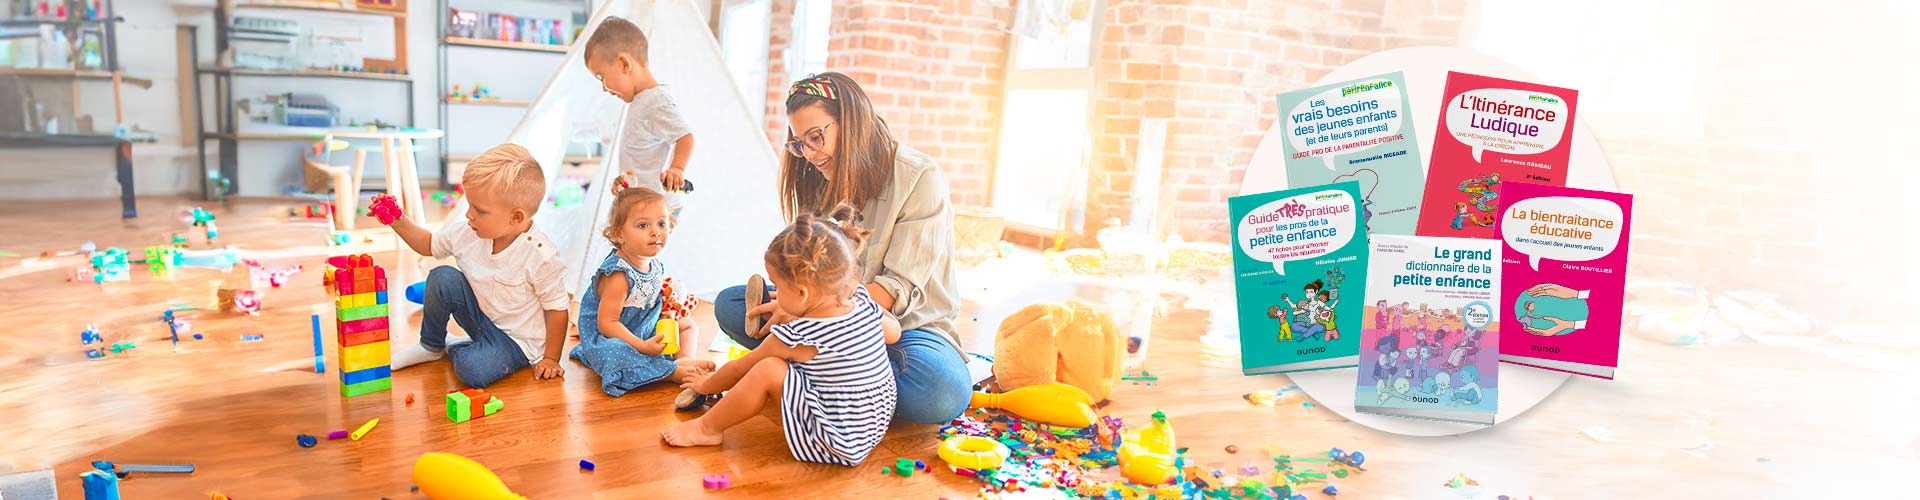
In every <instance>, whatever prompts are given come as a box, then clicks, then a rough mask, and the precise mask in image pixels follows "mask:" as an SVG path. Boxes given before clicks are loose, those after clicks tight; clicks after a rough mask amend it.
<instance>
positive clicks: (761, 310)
mask: <svg viewBox="0 0 1920 500" xmlns="http://www.w3.org/2000/svg"><path fill="white" fill-rule="evenodd" d="M747 315H748V316H760V315H770V316H768V317H767V321H766V322H765V323H761V324H760V331H757V332H747V334H748V335H752V336H753V338H756V339H758V338H766V336H767V334H768V333H772V332H773V325H778V324H784V323H787V322H789V321H793V320H794V318H795V316H794V315H792V314H787V311H786V310H785V309H781V308H780V302H779V301H777V300H771V299H770V300H767V303H765V304H760V306H759V307H755V308H753V310H751V311H747Z"/></svg>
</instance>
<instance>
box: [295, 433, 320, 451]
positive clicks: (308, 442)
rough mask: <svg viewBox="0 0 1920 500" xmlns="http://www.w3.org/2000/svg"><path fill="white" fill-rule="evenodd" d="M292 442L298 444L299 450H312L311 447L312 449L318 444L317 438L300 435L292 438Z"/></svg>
mask: <svg viewBox="0 0 1920 500" xmlns="http://www.w3.org/2000/svg"><path fill="white" fill-rule="evenodd" d="M293 441H294V442H296V443H300V447H301V448H312V447H313V445H316V444H320V440H319V439H317V438H314V437H313V436H309V435H306V434H301V435H299V436H294V438H293Z"/></svg>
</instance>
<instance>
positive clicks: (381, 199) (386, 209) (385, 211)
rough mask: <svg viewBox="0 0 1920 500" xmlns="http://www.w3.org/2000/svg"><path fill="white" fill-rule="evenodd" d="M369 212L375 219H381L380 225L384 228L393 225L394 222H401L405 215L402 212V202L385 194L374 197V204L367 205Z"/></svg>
mask: <svg viewBox="0 0 1920 500" xmlns="http://www.w3.org/2000/svg"><path fill="white" fill-rule="evenodd" d="M367 212H368V213H369V214H371V215H373V218H375V219H379V220H380V225H383V226H391V225H393V221H395V220H399V219H400V216H401V215H402V214H403V212H402V211H401V210H400V202H399V201H398V200H395V199H394V198H393V197H392V196H389V195H385V194H376V195H373V203H371V204H369V205H367Z"/></svg>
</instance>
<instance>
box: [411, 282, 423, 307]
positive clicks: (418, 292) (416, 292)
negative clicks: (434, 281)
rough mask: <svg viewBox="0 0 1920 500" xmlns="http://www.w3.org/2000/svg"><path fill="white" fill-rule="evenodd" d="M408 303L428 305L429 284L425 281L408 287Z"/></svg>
mask: <svg viewBox="0 0 1920 500" xmlns="http://www.w3.org/2000/svg"><path fill="white" fill-rule="evenodd" d="M407 302H412V303H415V304H421V305H426V303H427V282H425V281H422V282H419V283H414V284H411V285H407Z"/></svg>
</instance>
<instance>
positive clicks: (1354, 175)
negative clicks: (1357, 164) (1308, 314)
mask: <svg viewBox="0 0 1920 500" xmlns="http://www.w3.org/2000/svg"><path fill="white" fill-rule="evenodd" d="M1361 172H1366V173H1368V174H1371V175H1372V176H1373V183H1372V184H1368V185H1367V193H1366V194H1364V195H1361V196H1360V214H1361V217H1362V218H1361V219H1360V220H1361V222H1362V223H1363V224H1364V225H1365V226H1366V228H1365V229H1366V231H1367V232H1369V233H1371V232H1373V190H1374V189H1375V188H1378V187H1380V173H1379V172H1375V171H1373V169H1371V168H1361V169H1354V171H1353V172H1349V173H1345V174H1340V175H1338V176H1335V177H1334V178H1333V182H1340V181H1344V180H1347V179H1353V180H1355V181H1359V180H1360V179H1359V176H1360V173H1361ZM1334 284H1335V285H1338V284H1340V283H1339V282H1337V281H1336V282H1334Z"/></svg>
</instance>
